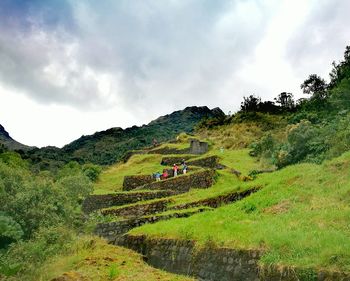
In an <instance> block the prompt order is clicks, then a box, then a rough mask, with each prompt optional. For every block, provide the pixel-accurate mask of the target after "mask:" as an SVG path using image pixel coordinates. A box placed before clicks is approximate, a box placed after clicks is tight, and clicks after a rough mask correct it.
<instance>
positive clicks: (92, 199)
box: [83, 190, 177, 213]
mask: <svg viewBox="0 0 350 281" xmlns="http://www.w3.org/2000/svg"><path fill="white" fill-rule="evenodd" d="M175 194H177V193H176V192H174V191H172V190H159V191H143V192H132V193H117V194H103V195H91V196H89V197H87V198H86V199H85V200H84V202H83V211H84V212H85V213H90V212H92V211H96V210H99V209H103V208H109V207H112V206H121V205H126V204H131V203H136V202H139V201H144V200H152V199H156V198H163V197H167V196H172V195H175Z"/></svg>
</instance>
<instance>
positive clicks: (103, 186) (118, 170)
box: [94, 154, 164, 194]
mask: <svg viewBox="0 0 350 281" xmlns="http://www.w3.org/2000/svg"><path fill="white" fill-rule="evenodd" d="M161 160H162V156H161V155H155V154H139V155H133V156H132V157H131V158H130V159H129V161H128V162H127V163H118V164H115V165H112V166H110V167H109V168H108V169H107V170H105V171H103V172H102V173H101V175H100V179H99V181H98V182H97V183H96V184H95V186H94V194H106V193H111V192H115V191H120V190H121V189H122V185H123V180H124V176H130V175H138V174H152V173H155V172H157V171H160V172H161V171H162V170H163V169H164V166H162V165H160V162H161Z"/></svg>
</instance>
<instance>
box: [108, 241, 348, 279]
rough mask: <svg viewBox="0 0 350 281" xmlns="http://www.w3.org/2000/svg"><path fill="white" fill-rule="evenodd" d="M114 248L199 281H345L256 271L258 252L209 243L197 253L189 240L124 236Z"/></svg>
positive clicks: (283, 270) (295, 271) (337, 275)
mask: <svg viewBox="0 0 350 281" xmlns="http://www.w3.org/2000/svg"><path fill="white" fill-rule="evenodd" d="M114 244H116V245H120V246H124V247H127V248H130V249H132V250H134V251H136V252H138V253H140V254H142V255H143V256H144V259H145V261H146V262H147V263H149V264H150V265H152V266H154V267H156V268H160V269H163V270H166V271H169V272H173V273H177V274H184V275H189V276H193V277H196V278H198V279H199V280H201V281H218V280H220V281H231V280H240V281H281V280H283V281H300V280H305V281H306V280H307V281H309V280H315V281H331V280H332V281H349V280H350V275H349V274H348V273H342V272H334V271H324V270H320V271H316V270H315V269H311V268H288V267H277V266H269V267H268V268H260V267H259V265H258V262H259V260H260V258H261V256H262V255H263V252H262V251H261V250H238V249H229V248H218V247H215V246H214V245H210V243H209V244H208V245H207V246H206V247H204V248H201V249H196V248H195V242H194V241H191V240H175V239H164V238H163V239H150V238H147V237H146V236H132V235H124V236H121V237H117V238H116V239H115V240H114Z"/></svg>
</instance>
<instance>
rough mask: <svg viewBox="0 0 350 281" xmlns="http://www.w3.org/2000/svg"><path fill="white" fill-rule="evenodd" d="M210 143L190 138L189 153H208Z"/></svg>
mask: <svg viewBox="0 0 350 281" xmlns="http://www.w3.org/2000/svg"><path fill="white" fill-rule="evenodd" d="M208 149H209V145H208V143H207V142H202V141H199V140H196V139H191V140H190V150H189V154H204V153H207V152H208Z"/></svg>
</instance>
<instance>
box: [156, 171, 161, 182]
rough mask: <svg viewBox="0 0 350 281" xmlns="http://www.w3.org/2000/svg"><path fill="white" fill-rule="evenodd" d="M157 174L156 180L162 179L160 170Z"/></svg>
mask: <svg viewBox="0 0 350 281" xmlns="http://www.w3.org/2000/svg"><path fill="white" fill-rule="evenodd" d="M155 176H156V181H160V176H161V174H160V173H159V172H157V173H156V174H155Z"/></svg>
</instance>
